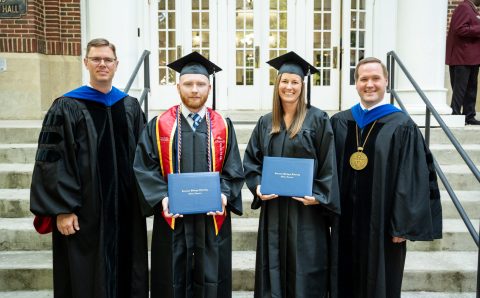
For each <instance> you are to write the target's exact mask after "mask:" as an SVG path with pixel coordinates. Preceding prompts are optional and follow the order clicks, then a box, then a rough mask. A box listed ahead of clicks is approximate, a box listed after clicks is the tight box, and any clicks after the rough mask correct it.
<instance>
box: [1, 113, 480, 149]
mask: <svg viewBox="0 0 480 298" xmlns="http://www.w3.org/2000/svg"><path fill="white" fill-rule="evenodd" d="M265 112H266V111H265ZM223 114H224V115H230V117H231V119H232V121H233V122H234V127H235V131H236V134H237V140H238V143H239V144H241V143H248V140H249V138H250V134H251V132H252V130H253V128H254V127H255V124H256V122H257V120H258V118H259V117H260V116H261V115H263V114H265V113H264V112H263V111H230V112H225V113H223ZM41 125H42V121H41V120H0V140H2V143H12V144H19V143H30V144H36V143H37V141H38V135H39V133H40V128H41ZM422 131H424V129H422ZM451 131H452V133H453V134H454V136H455V137H456V138H457V140H458V141H459V142H460V143H461V144H478V143H480V137H479V133H480V127H477V126H473V125H469V126H466V127H462V128H451ZM430 138H431V141H430V144H450V141H449V140H448V138H447V136H446V135H445V133H444V132H443V130H442V129H441V128H432V129H431V132H430Z"/></svg>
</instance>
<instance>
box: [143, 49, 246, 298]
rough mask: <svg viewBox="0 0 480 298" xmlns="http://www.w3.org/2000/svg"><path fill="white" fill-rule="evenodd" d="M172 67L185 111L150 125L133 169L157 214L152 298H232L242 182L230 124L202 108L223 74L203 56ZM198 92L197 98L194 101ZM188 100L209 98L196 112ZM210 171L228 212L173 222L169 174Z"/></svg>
mask: <svg viewBox="0 0 480 298" xmlns="http://www.w3.org/2000/svg"><path fill="white" fill-rule="evenodd" d="M168 66H169V67H170V68H172V69H174V70H175V71H177V72H179V73H180V82H179V84H178V85H177V87H178V90H179V93H180V97H181V98H182V104H180V105H176V106H173V107H172V108H170V109H168V110H167V111H166V112H165V113H163V114H162V115H159V116H158V117H155V118H153V119H152V120H151V121H150V122H149V123H148V124H147V126H146V128H145V130H144V131H143V133H142V136H141V137H140V140H139V143H138V146H137V152H136V156H135V162H134V171H135V175H136V178H137V182H138V185H139V187H140V190H141V191H142V193H143V199H142V204H143V206H144V209H143V210H144V214H145V215H152V214H153V215H154V223H153V235H152V248H151V256H152V259H151V273H152V275H151V284H152V286H151V297H152V298H159V297H162V298H163V297H175V298H182V297H188V298H192V297H195V298H200V297H205V298H207V297H208V298H214V297H218V298H225V297H227V298H228V297H231V295H232V228H231V216H230V212H233V213H235V214H239V215H241V214H242V198H241V189H242V186H243V183H244V177H243V168H242V163H241V159H240V153H239V151H238V145H237V140H236V136H235V131H234V129H233V125H232V122H231V121H230V119H228V118H223V117H222V116H221V115H220V114H218V113H217V112H216V111H214V110H213V109H210V108H207V107H206V106H205V105H204V104H205V101H206V100H207V96H208V90H209V88H210V87H209V86H210V85H209V83H208V77H209V75H210V74H214V73H215V72H218V71H220V70H221V69H220V68H219V67H218V66H216V65H215V64H213V63H212V62H210V61H209V60H207V59H206V58H204V57H203V56H201V55H200V54H198V53H197V52H193V53H191V54H189V55H187V56H185V57H182V58H180V59H179V60H177V61H175V62H172V63H171V64H169V65H168ZM205 77H206V78H205ZM214 80H215V79H214ZM205 83H208V85H207V86H205ZM214 83H215V82H214ZM184 84H187V85H188V86H190V89H188V86H187V87H186V86H184ZM194 85H195V86H194ZM183 88H187V89H188V90H189V91H186V89H183ZM192 88H197V90H198V93H195V94H193V92H194V91H193V90H192ZM199 88H200V89H202V90H203V91H200V89H199ZM205 88H208V90H207V89H205ZM182 90H183V91H182ZM205 90H207V91H205ZM182 92H187V93H182ZM200 93H202V94H200ZM190 96H195V97H203V98H201V100H200V103H198V102H197V103H198V105H196V106H193V104H192V102H191V101H190V100H191V99H190V98H189V97H190ZM214 96H215V88H214ZM194 101H198V100H194ZM214 102H215V97H214ZM190 113H198V114H200V117H199V118H201V121H199V122H197V121H196V120H193V119H189V118H191V117H193V118H197V116H191V115H189V114H190ZM202 114H203V115H202ZM195 122H197V123H195ZM209 171H216V172H219V173H220V185H221V192H222V197H223V198H224V208H225V209H224V210H225V212H224V213H222V214H219V213H220V212H218V213H217V214H216V215H206V214H191V215H183V216H182V217H180V216H179V215H175V216H173V217H172V214H170V213H169V211H168V183H167V178H168V174H170V173H189V172H209ZM219 199H220V198H219ZM225 203H226V206H225Z"/></svg>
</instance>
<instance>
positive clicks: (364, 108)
mask: <svg viewBox="0 0 480 298" xmlns="http://www.w3.org/2000/svg"><path fill="white" fill-rule="evenodd" d="M385 104H387V103H386V102H385V101H384V100H382V101H381V102H379V103H377V104H376V105H374V106H371V107H369V108H366V107H365V106H364V105H363V104H362V102H361V101H360V107H361V108H362V110H364V111H365V110H367V111H371V110H373V109H375V108H377V107H379V106H383V105H385Z"/></svg>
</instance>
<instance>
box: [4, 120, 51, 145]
mask: <svg viewBox="0 0 480 298" xmlns="http://www.w3.org/2000/svg"><path fill="white" fill-rule="evenodd" d="M41 127H42V120H0V140H1V142H2V143H10V144H20V143H30V144H36V143H37V142H38V135H39V133H40V129H41Z"/></svg>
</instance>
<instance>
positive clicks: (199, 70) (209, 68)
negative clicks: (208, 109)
mask: <svg viewBox="0 0 480 298" xmlns="http://www.w3.org/2000/svg"><path fill="white" fill-rule="evenodd" d="M167 66H168V67H170V68H171V69H173V70H175V71H176V72H178V73H180V76H182V75H184V74H203V75H204V76H206V77H209V76H210V75H213V83H212V85H213V106H212V108H213V109H214V110H215V73H217V72H219V71H221V70H222V69H221V68H220V67H218V66H217V65H216V64H215V63H213V62H211V61H210V60H208V59H207V58H205V57H203V56H202V55H201V54H199V53H198V52H192V53H190V54H188V55H186V56H183V57H182V58H180V59H177V60H175V61H173V62H172V63H170V64H168V65H167Z"/></svg>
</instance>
